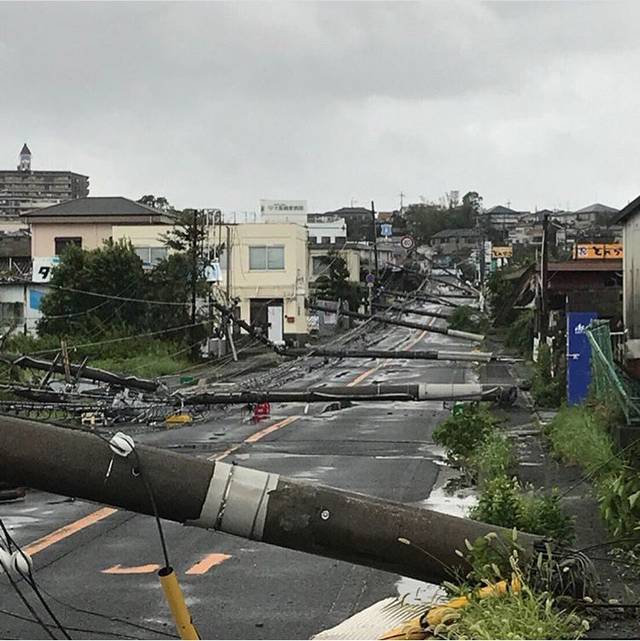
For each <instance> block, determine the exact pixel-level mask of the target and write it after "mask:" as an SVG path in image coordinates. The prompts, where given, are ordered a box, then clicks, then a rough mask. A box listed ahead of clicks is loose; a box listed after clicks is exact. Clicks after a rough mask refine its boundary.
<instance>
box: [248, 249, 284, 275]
mask: <svg viewBox="0 0 640 641" xmlns="http://www.w3.org/2000/svg"><path fill="white" fill-rule="evenodd" d="M249 269H251V270H269V269H284V246H283V245H275V246H273V247H266V246H264V245H255V246H254V247H249Z"/></svg>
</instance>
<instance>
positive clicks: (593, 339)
mask: <svg viewBox="0 0 640 641" xmlns="http://www.w3.org/2000/svg"><path fill="white" fill-rule="evenodd" d="M586 335H587V338H588V339H589V343H590V345H591V371H592V382H591V392H592V394H593V395H594V396H595V397H596V398H597V399H599V400H601V401H603V402H611V401H614V402H615V403H616V405H617V406H618V407H619V408H620V409H621V411H622V412H623V413H624V416H625V419H626V421H627V424H628V425H640V385H639V384H638V382H637V381H634V380H632V379H631V378H629V377H628V376H627V375H626V374H625V372H624V371H623V370H622V368H621V367H620V365H619V364H618V363H620V362H622V361H621V360H620V361H617V359H616V358H615V357H614V354H619V355H620V358H622V356H623V352H622V351H621V350H623V349H624V344H623V343H622V341H621V340H620V339H619V338H618V336H620V335H622V338H624V333H622V332H620V333H618V332H616V334H615V335H614V338H613V341H612V334H611V331H610V329H609V321H603V320H594V321H592V322H591V324H590V325H589V327H587V329H586ZM616 361H617V362H616Z"/></svg>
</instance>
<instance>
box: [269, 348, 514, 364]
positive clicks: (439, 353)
mask: <svg viewBox="0 0 640 641" xmlns="http://www.w3.org/2000/svg"><path fill="white" fill-rule="evenodd" d="M281 353H282V354H283V356H293V357H296V358H297V357H300V356H327V357H331V358H389V359H408V360H424V361H469V362H474V363H489V362H500V363H517V362H519V361H520V360H521V359H517V358H510V357H509V356H497V355H495V354H493V353H492V352H458V351H444V350H415V351H398V350H384V349H332V348H330V347H308V348H306V349H305V348H302V347H299V348H289V349H286V350H283V352H281Z"/></svg>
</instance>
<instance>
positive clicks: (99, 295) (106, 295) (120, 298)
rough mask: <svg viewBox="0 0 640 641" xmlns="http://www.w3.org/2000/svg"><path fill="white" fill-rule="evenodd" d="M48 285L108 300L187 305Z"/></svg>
mask: <svg viewBox="0 0 640 641" xmlns="http://www.w3.org/2000/svg"><path fill="white" fill-rule="evenodd" d="M49 287H52V288H53V289H61V290H63V291H67V292H74V293H76V294H86V295H87V296H96V297H98V298H108V299H110V300H122V301H125V302H130V303H144V304H146V305H174V306H180V307H185V306H186V305H187V303H185V302H183V303H180V302H176V301H169V300H153V299H146V298H130V297H128V296H117V295H115V294H100V293H98V292H90V291H88V290H86V289H76V288H75V287H63V286H62V285H49Z"/></svg>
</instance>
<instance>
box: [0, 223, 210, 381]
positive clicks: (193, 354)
mask: <svg viewBox="0 0 640 641" xmlns="http://www.w3.org/2000/svg"><path fill="white" fill-rule="evenodd" d="M174 213H175V215H176V217H177V223H176V225H175V227H174V228H173V229H172V231H171V232H170V233H169V234H167V236H166V238H165V239H164V242H165V245H166V246H167V247H168V248H169V249H171V250H172V251H171V253H169V254H168V256H167V257H166V258H164V259H162V260H160V261H159V262H158V263H157V264H155V265H154V266H153V267H152V268H145V267H144V265H143V263H142V260H141V259H140V258H139V257H138V255H137V254H136V252H135V250H134V249H133V247H132V245H131V244H130V243H128V242H113V241H108V242H105V244H104V245H103V246H102V247H100V248H98V249H95V250H91V251H86V250H83V249H81V248H79V247H76V246H69V247H67V248H66V249H65V251H64V253H63V254H62V256H61V260H60V264H59V265H58V266H56V267H55V268H54V270H53V274H52V278H51V281H50V291H49V293H47V294H46V295H45V296H44V298H43V299H42V303H41V311H42V315H43V316H42V319H41V320H40V321H39V323H38V328H37V329H38V336H37V337H33V336H25V335H20V334H12V335H10V336H9V337H8V339H7V340H6V341H5V343H4V345H3V349H4V350H5V351H9V352H13V353H19V354H32V355H36V356H41V357H43V358H53V356H54V355H55V354H56V352H58V351H59V350H60V346H61V341H62V340H65V341H66V343H67V345H68V348H69V355H70V358H71V359H72V360H73V361H74V362H80V361H82V360H83V359H84V358H85V357H88V358H89V361H88V364H89V365H91V366H95V367H103V368H105V369H110V370H112V371H115V372H120V373H125V374H135V375H139V376H161V375H165V374H171V373H174V372H177V371H179V370H181V369H184V368H186V367H188V366H189V365H190V364H191V363H193V362H195V361H197V360H198V354H197V346H198V344H199V343H200V341H201V340H202V339H203V338H204V337H205V336H206V334H207V323H208V318H206V317H205V316H203V315H202V314H199V315H197V317H196V321H195V323H193V322H192V319H191V314H190V305H189V303H190V298H191V290H192V287H193V288H195V291H196V295H197V296H198V297H203V296H204V295H205V294H206V291H207V290H206V282H205V279H204V267H205V262H204V257H203V256H202V255H201V249H199V248H201V247H202V242H201V241H202V238H203V233H204V225H203V220H202V214H199V213H197V212H191V211H186V212H174ZM194 248H195V249H194ZM194 253H195V255H194ZM193 264H196V265H197V270H196V272H194V270H193V268H192V265H193ZM157 301H161V302H163V304H160V303H158V302H157ZM16 375H17V374H16Z"/></svg>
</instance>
